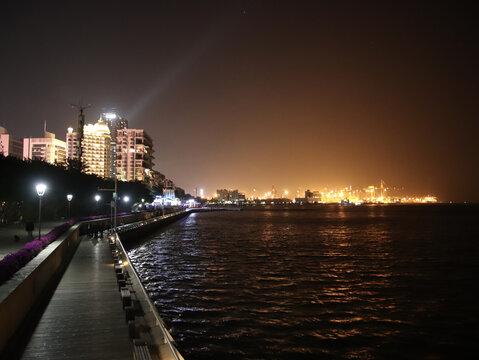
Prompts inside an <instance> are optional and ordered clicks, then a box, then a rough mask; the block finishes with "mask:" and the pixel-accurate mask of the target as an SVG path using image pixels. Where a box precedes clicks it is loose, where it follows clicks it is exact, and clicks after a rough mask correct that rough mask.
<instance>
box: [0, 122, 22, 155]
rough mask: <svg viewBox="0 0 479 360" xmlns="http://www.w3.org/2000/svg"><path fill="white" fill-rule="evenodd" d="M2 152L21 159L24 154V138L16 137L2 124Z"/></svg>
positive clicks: (0, 150)
mask: <svg viewBox="0 0 479 360" xmlns="http://www.w3.org/2000/svg"><path fill="white" fill-rule="evenodd" d="M0 154H3V156H14V157H16V158H19V159H21V158H22V156H23V143H22V140H19V139H15V138H14V137H13V136H12V135H10V134H9V133H8V131H7V129H5V128H4V127H2V126H0Z"/></svg>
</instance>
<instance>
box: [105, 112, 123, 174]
mask: <svg viewBox="0 0 479 360" xmlns="http://www.w3.org/2000/svg"><path fill="white" fill-rule="evenodd" d="M101 118H102V119H103V122H104V123H105V124H106V125H107V126H108V129H110V134H111V142H110V177H111V178H114V177H115V176H116V175H117V170H116V165H117V162H116V160H117V156H116V154H117V137H116V135H117V133H118V130H124V129H128V120H127V119H125V118H123V117H121V116H120V115H118V114H116V113H114V112H109V113H103V114H101Z"/></svg>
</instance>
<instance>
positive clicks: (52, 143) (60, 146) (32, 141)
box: [23, 131, 67, 165]
mask: <svg viewBox="0 0 479 360" xmlns="http://www.w3.org/2000/svg"><path fill="white" fill-rule="evenodd" d="M66 152H67V144H66V142H65V141H62V140H59V139H56V138H55V134H53V133H51V132H48V131H45V132H44V136H43V137H42V138H24V139H23V159H24V160H41V161H45V162H47V163H49V164H59V165H64V164H65V163H66Z"/></svg>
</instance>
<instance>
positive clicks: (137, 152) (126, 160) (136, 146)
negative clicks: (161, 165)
mask: <svg viewBox="0 0 479 360" xmlns="http://www.w3.org/2000/svg"><path fill="white" fill-rule="evenodd" d="M116 149H117V152H116V173H117V177H118V180H122V181H135V180H136V181H141V182H146V181H147V180H148V179H149V175H150V172H151V170H152V167H153V165H154V164H153V141H152V140H151V137H150V136H149V135H148V134H147V133H146V131H145V130H141V129H121V130H117V136H116Z"/></svg>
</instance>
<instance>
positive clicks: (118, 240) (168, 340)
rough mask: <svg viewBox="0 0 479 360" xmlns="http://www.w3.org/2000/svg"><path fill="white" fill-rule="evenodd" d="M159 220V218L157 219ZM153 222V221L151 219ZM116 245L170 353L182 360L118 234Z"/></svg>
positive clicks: (162, 217) (176, 358)
mask: <svg viewBox="0 0 479 360" xmlns="http://www.w3.org/2000/svg"><path fill="white" fill-rule="evenodd" d="M177 214H178V213H175V214H168V215H164V216H161V217H159V219H164V218H167V217H170V216H173V215H177ZM156 219H158V218H156ZM149 220H151V219H149ZM115 243H116V244H117V246H118V247H119V248H120V250H121V252H122V253H123V254H124V255H125V256H126V258H127V259H128V264H129V265H130V267H131V270H132V272H133V276H134V277H135V278H136V280H137V282H138V283H139V285H140V289H141V292H142V293H143V295H144V297H145V299H146V301H147V303H148V306H149V307H150V310H151V311H152V313H153V316H154V317H155V322H156V325H158V326H159V327H160V329H161V332H162V334H163V337H164V339H166V340H165V343H167V344H168V347H169V348H170V351H171V352H172V354H173V356H174V358H175V360H181V359H180V358H179V357H178V354H177V351H178V350H177V349H176V348H175V347H174V346H173V344H172V343H171V340H170V335H169V334H168V333H167V330H166V329H165V326H164V325H163V322H162V320H161V317H160V314H159V313H158V310H157V309H156V306H155V304H154V303H153V302H152V301H151V299H150V297H149V296H148V293H147V292H146V289H145V287H144V286H143V283H142V282H141V280H140V277H139V276H138V273H137V272H136V269H135V267H134V266H133V264H132V263H131V260H130V258H129V256H128V253H127V252H126V250H125V248H124V247H123V244H122V243H121V240H120V237H119V236H118V233H115Z"/></svg>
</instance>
